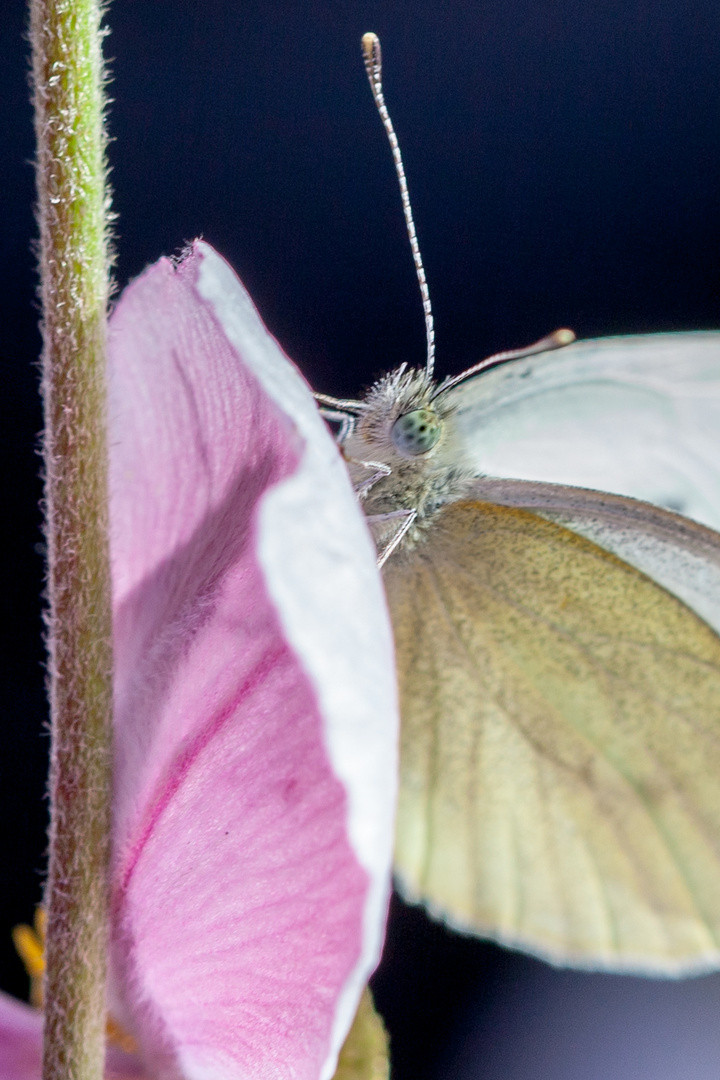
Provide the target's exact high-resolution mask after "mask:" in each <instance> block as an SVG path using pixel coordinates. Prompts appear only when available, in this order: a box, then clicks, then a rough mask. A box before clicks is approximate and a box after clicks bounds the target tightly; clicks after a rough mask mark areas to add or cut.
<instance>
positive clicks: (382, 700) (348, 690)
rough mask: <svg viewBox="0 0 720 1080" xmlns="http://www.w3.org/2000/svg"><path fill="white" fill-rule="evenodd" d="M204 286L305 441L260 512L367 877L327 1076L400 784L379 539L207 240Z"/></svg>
mask: <svg viewBox="0 0 720 1080" xmlns="http://www.w3.org/2000/svg"><path fill="white" fill-rule="evenodd" d="M196 249H197V252H198V254H199V255H200V256H201V264H200V273H199V277H198V282H197V290H198V292H199V295H200V296H201V297H202V299H203V300H205V301H206V302H207V303H208V304H210V305H211V307H212V309H213V311H214V313H215V316H216V317H217V319H218V321H219V323H220V324H221V326H222V328H223V330H224V332H225V334H226V335H227V337H228V340H229V341H230V342H231V343H232V344H233V345H234V346H235V347H236V348H237V349H238V351H239V352H240V353H241V354H242V356H243V358H244V360H245V361H246V362H247V364H248V366H249V367H250V369H251V370H252V372H253V374H254V375H255V376H256V377H257V379H258V381H259V382H260V384H261V385H262V387H263V389H264V390H265V391H266V393H267V394H268V395H269V397H270V398H271V399H272V400H273V401H274V402H275V403H276V404H277V405H278V406H279V407H280V408H281V409H282V411H283V412H284V413H285V414H286V415H288V416H290V417H291V418H292V420H293V422H294V423H295V425H296V426H297V428H298V430H299V432H300V434H301V436H302V438H303V439H304V442H305V451H304V454H303V458H302V462H301V464H300V467H299V468H298V470H297V471H296V472H295V473H294V475H293V476H292V477H290V478H288V479H287V480H284V481H282V482H281V483H280V484H277V485H276V486H275V487H274V488H272V489H271V490H270V491H269V492H268V493H267V494H266V495H265V496H264V498H263V502H262V506H261V510H260V537H259V551H258V555H259V559H260V564H261V566H262V568H263V571H264V574H265V578H266V584H267V588H268V591H269V593H270V595H271V597H272V598H273V600H274V602H275V603H276V605H277V609H278V614H279V617H280V620H281V623H282V626H283V629H284V631H285V634H286V635H287V640H288V642H289V644H290V645H291V646H292V648H293V649H294V651H295V652H296V654H297V656H298V657H299V658H300V660H301V661H302V663H303V667H304V669H305V671H306V673H307V675H308V677H309V679H310V680H311V682H312V685H313V687H314V689H315V692H316V694H317V697H318V701H319V704H320V708H321V710H322V714H323V717H324V720H325V736H326V740H327V742H326V745H327V750H328V755H329V758H330V762H331V764H332V768H333V770H334V772H335V774H336V776H337V777H338V779H339V780H340V781H341V782H342V783H343V785H344V786H345V790H346V791H347V797H348V807H349V820H348V834H349V839H350V843H351V845H352V848H353V851H354V852H355V855H356V857H357V859H358V862H359V863H360V865H361V866H362V867H363V868H364V869H365V870H366V871H367V873H368V875H369V878H370V882H371V884H370V889H369V892H368V897H367V901H366V905H365V914H364V941H363V950H362V955H361V956H360V959H359V961H358V963H357V966H356V968H355V970H354V971H353V972H352V974H351V976H350V977H349V979H348V980H347V983H346V985H345V987H344V989H343V992H342V995H341V997H340V1000H339V1002H338V1006H337V1010H336V1014H335V1020H334V1024H333V1032H332V1040H331V1047H330V1053H329V1055H328V1058H327V1060H326V1062H325V1066H324V1068H323V1071H322V1074H321V1077H320V1080H330V1077H332V1075H333V1073H334V1072H335V1067H336V1064H337V1055H338V1053H339V1051H340V1048H341V1046H342V1043H343V1041H344V1039H345V1036H346V1035H347V1032H348V1030H349V1028H350V1025H351V1023H352V1021H353V1018H354V1015H355V1010H356V1008H357V1004H358V1001H359V998H360V994H361V992H362V989H363V987H364V986H365V983H366V982H367V980H368V977H369V975H370V974H371V972H372V971H373V969H374V968H375V966H376V965H377V962H378V960H379V956H380V949H381V945H382V939H383V933H384V927H385V918H386V913H387V903H388V895H389V887H390V870H391V865H392V854H393V840H394V824H395V802H396V794H397V774H398V763H397V752H398V751H397V745H398V728H399V718H398V704H397V690H396V680H395V658H394V647H393V639H392V631H391V627H390V620H389V616H388V613H387V608H386V604H385V596H384V592H383V588H382V583H381V579H380V574H379V571H378V570H377V567H376V555H375V547H374V545H373V542H372V540H371V538H370V534H369V532H368V529H367V526H366V524H365V518H364V516H363V514H362V512H361V510H360V507H359V506H358V503H357V499H356V497H355V494H354V492H353V489H352V486H351V484H350V480H349V478H348V475H347V471H346V469H345V466H344V464H343V462H342V460H341V458H340V455H339V453H338V451H337V448H336V446H335V443H334V442H333V439H332V437H331V435H330V433H329V431H328V429H327V427H326V425H325V423H324V422H323V420H322V419H321V417H320V415H319V413H318V410H317V406H316V405H315V402H314V400H313V397H312V394H311V393H310V390H309V389H308V386H307V384H306V383H305V381H304V380H303V379H302V377H301V376H300V375H299V373H298V371H297V369H296V368H295V367H294V365H292V364H291V363H290V362H289V360H288V359H287V357H286V356H285V354H284V353H283V352H282V350H281V349H280V347H279V346H278V344H277V342H276V341H275V339H274V338H273V337H272V336H271V335H270V334H269V333H268V331H267V330H266V328H265V326H264V325H263V323H262V320H261V319H260V316H259V315H258V313H257V311H256V309H255V307H254V305H253V303H252V301H251V299H250V297H249V295H248V293H247V292H246V290H245V289H244V287H243V286H242V284H241V283H240V281H239V279H238V278H237V276H236V274H235V273H234V271H233V270H232V269H231V268H230V266H229V265H228V264H227V263H226V262H225V260H224V259H222V258H221V257H220V256H219V255H218V254H217V253H216V252H215V251H213V249H212V248H210V247H209V246H208V245H207V244H204V243H198V244H197V245H196Z"/></svg>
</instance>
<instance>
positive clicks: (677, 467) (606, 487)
mask: <svg viewBox="0 0 720 1080" xmlns="http://www.w3.org/2000/svg"><path fill="white" fill-rule="evenodd" d="M446 400H447V402H448V404H450V405H452V407H453V409H454V415H453V420H452V424H451V425H449V428H450V430H449V431H448V436H449V437H448V440H447V443H446V449H445V454H446V456H447V459H448V461H449V462H451V463H452V464H453V465H461V464H462V465H465V466H466V467H468V468H470V469H471V470H472V471H473V472H475V473H476V474H477V475H486V476H496V477H521V478H523V479H524V480H535V481H548V482H552V483H558V484H572V485H575V486H580V487H588V488H595V489H598V490H601V491H612V492H616V493H618V494H621V495H627V496H631V497H634V498H638V499H644V500H647V501H648V502H652V503H655V504H657V505H659V506H665V507H667V508H669V509H671V510H675V511H678V512H680V513H682V514H685V515H687V516H688V517H692V518H695V519H696V520H698V521H702V522H704V523H705V524H706V525H710V526H712V527H713V528H716V529H717V528H720V334H718V333H706V332H700V333H679V334H648V335H639V336H629V337H617V338H603V339H599V340H596V341H593V340H590V341H579V342H576V343H575V344H573V345H569V346H568V347H566V348H563V349H559V350H557V351H555V352H546V353H541V354H539V355H537V356H531V357H527V358H525V359H521V360H515V361H512V362H511V363H508V364H505V365H503V366H501V367H497V368H495V369H494V370H492V371H489V372H487V373H486V374H483V375H480V376H477V377H475V378H473V379H470V380H469V381H468V382H466V383H461V384H460V385H459V386H457V387H455V388H454V389H452V390H450V391H448V394H447V399H446Z"/></svg>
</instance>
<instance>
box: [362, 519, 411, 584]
mask: <svg viewBox="0 0 720 1080" xmlns="http://www.w3.org/2000/svg"><path fill="white" fill-rule="evenodd" d="M416 517H417V510H392V511H391V512H390V513H388V514H371V515H369V517H368V519H367V520H368V524H369V525H370V526H372V525H377V524H379V523H380V522H384V521H399V522H400V524H399V526H398V529H397V532H395V533H394V534H393V536H392V537H391V538H390V540H388V542H387V543H386V544H385V546H384V547H383V548H382V550H381V551H379V552H378V560H377V564H378V569H381V568H382V567H383V566H384V565H385V563H386V562H387V561H388V559H389V558H390V556H391V555H392V553H393V551H395V549H396V548H397V546H398V544H399V543H400V542H401V541H402V539H403V537H404V536H405V535H406V533H407V532H408V530H409V529H410V528H412V525H413V522H414V521H415V518H416Z"/></svg>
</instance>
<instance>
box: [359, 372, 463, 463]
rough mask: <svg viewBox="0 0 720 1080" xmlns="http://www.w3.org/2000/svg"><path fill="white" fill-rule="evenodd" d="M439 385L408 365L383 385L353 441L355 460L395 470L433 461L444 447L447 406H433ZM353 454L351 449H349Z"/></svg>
mask: <svg viewBox="0 0 720 1080" xmlns="http://www.w3.org/2000/svg"><path fill="white" fill-rule="evenodd" d="M435 390H436V384H435V382H434V380H433V379H432V378H431V377H429V376H428V375H427V373H426V372H425V371H422V370H415V369H408V368H407V367H406V365H404V364H403V365H402V366H401V367H399V368H396V369H395V371H392V372H390V373H389V374H388V375H385V376H383V377H382V378H381V379H379V380H378V381H377V382H376V383H375V384H374V386H372V387H371V389H370V390H369V391H368V393H367V395H366V397H365V398H364V400H363V402H362V411H361V412H360V415H359V416H358V419H357V421H356V424H355V425H354V430H353V433H352V435H351V437H350V439H348V444H349V443H352V450H351V453H352V456H358V455H360V456H362V457H363V458H367V457H370V458H373V459H375V460H378V461H385V462H387V464H388V465H390V466H392V467H398V466H400V465H401V464H402V463H406V464H410V463H411V462H413V461H415V462H418V461H419V460H422V461H427V460H428V459H430V458H432V457H433V456H434V454H435V451H436V450H437V448H438V447H439V446H440V445H441V443H442V440H443V435H444V430H445V421H446V419H447V416H448V415H449V410H448V408H447V406H445V407H444V406H443V404H442V403H441V401H440V400H433V395H434V393H435ZM347 449H348V450H350V446H349V445H348V447H347Z"/></svg>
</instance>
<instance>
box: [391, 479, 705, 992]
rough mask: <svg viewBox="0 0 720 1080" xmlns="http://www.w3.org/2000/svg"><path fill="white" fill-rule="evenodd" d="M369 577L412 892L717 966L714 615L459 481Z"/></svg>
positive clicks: (530, 944) (629, 959)
mask: <svg viewBox="0 0 720 1080" xmlns="http://www.w3.org/2000/svg"><path fill="white" fill-rule="evenodd" d="M385 577H386V584H387V592H388V598H389V602H390V607H391V613H392V617H393V623H394V628H395V636H396V648H397V658H398V672H399V680H400V690H401V697H402V713H403V730H402V748H401V796H400V806H399V818H398V831H397V851H396V865H397V870H398V874H399V878H400V881H401V885H402V887H403V888H404V890H405V891H406V893H407V894H408V895H409V896H410V897H411V898H414V899H422V900H424V901H425V902H426V903H427V904H428V906H429V907H430V909H431V910H433V911H435V912H436V913H438V914H441V915H442V916H443V917H445V918H446V919H447V920H448V921H449V922H450V923H451V924H453V925H456V926H459V927H462V928H465V929H469V930H473V931H476V932H479V933H483V934H488V935H489V936H493V937H496V938H497V939H499V940H501V941H505V942H509V943H512V944H516V945H520V946H523V947H525V948H528V949H530V950H532V951H534V952H537V953H539V954H541V955H544V956H547V957H550V958H552V959H555V960H558V961H562V962H572V963H577V964H583V965H588V966H601V967H612V968H615V969H623V968H625V969H634V970H644V971H658V972H671V971H681V970H691V969H693V968H702V967H710V966H716V965H717V963H718V962H719V961H720V944H719V941H720V784H719V783H718V777H720V639H719V638H718V637H717V635H716V634H715V633H714V632H713V631H712V630H711V629H710V627H709V626H708V625H707V624H706V623H705V622H704V621H702V620H701V619H700V618H698V616H697V615H696V614H695V613H694V612H693V611H691V610H690V608H688V607H687V606H686V605H685V604H683V603H682V602H681V601H680V600H678V599H677V598H676V597H675V596H673V595H671V594H670V593H669V592H667V591H666V590H665V589H663V588H662V587H660V586H659V585H657V584H656V583H655V582H653V581H652V580H650V579H649V578H648V577H647V576H645V575H644V574H643V573H641V572H639V571H638V570H637V569H635V568H634V567H632V566H630V565H628V564H627V563H626V562H623V561H621V560H620V559H618V558H616V557H615V556H614V555H612V554H611V553H609V552H607V551H605V550H603V549H602V548H600V547H598V546H597V545H596V544H594V543H591V542H590V541H588V540H587V539H585V538H583V537H581V536H578V535H576V534H575V533H573V532H570V531H569V530H567V529H566V528H564V527H562V526H560V525H558V524H556V523H554V522H551V521H547V520H544V519H542V518H540V517H538V516H536V514H533V513H529V512H527V511H526V510H523V509H517V508H509V507H505V506H498V505H493V504H490V503H484V502H478V501H474V500H466V501H461V502H456V503H454V504H452V505H450V506H448V507H447V508H445V509H444V510H443V511H442V513H441V514H440V515H439V517H438V518H437V519H436V521H435V522H434V524H433V528H432V529H431V530H430V532H429V534H428V536H427V538H426V539H425V540H424V541H423V542H422V543H420V544H419V545H418V546H417V547H416V548H415V549H413V550H411V551H407V552H401V553H400V554H399V555H398V556H397V557H393V559H391V560H390V561H389V563H388V565H387V567H386V571H385Z"/></svg>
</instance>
